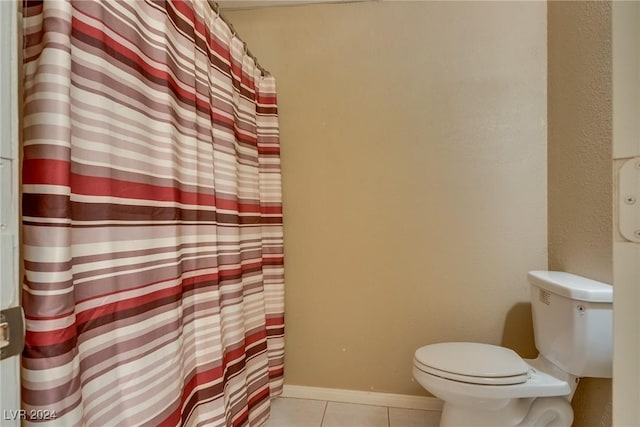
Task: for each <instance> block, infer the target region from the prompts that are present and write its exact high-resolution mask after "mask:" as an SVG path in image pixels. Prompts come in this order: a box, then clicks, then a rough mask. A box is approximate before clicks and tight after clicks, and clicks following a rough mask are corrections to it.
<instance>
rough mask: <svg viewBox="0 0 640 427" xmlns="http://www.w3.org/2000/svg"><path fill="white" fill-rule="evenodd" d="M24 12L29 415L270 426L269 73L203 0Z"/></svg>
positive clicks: (274, 137) (276, 196) (276, 340)
mask: <svg viewBox="0 0 640 427" xmlns="http://www.w3.org/2000/svg"><path fill="white" fill-rule="evenodd" d="M23 14H24V21H23V27H24V51H23V53H24V73H25V80H24V132H23V134H24V138H23V141H24V149H23V202H22V219H23V254H24V270H25V278H24V285H23V305H24V309H25V314H26V318H27V334H26V342H27V344H26V348H25V350H24V353H23V359H22V382H23V384H22V399H23V409H24V410H25V412H24V416H25V418H26V424H27V425H32V424H33V425H41V424H45V425H47V424H49V425H56V426H65V427H67V426H101V427H102V426H127V427H130V426H141V425H147V426H176V425H184V426H196V425H202V426H240V425H260V424H262V423H263V422H264V421H265V420H266V418H267V416H268V413H269V400H270V398H271V397H273V396H275V395H278V394H279V393H280V391H281V388H282V377H283V357H284V344H283V337H284V335H283V334H284V314H283V313H284V282H283V240H282V238H283V237H282V209H281V192H280V188H281V187H280V181H281V178H280V157H279V137H278V135H279V132H278V115H277V107H276V95H275V82H274V79H273V78H272V77H271V76H268V75H266V76H263V75H262V73H261V71H260V68H259V66H258V64H257V63H256V62H255V61H254V60H253V59H252V58H251V57H250V55H248V54H247V50H246V47H245V45H244V44H243V42H242V41H241V40H239V39H238V38H237V37H236V36H234V34H233V31H232V30H231V29H230V28H229V26H228V25H227V24H226V23H225V22H224V21H223V20H222V19H221V18H220V17H219V16H218V15H217V14H216V12H215V11H214V10H213V8H212V6H211V5H210V4H209V3H208V2H207V1H204V0H193V1H158V0H146V1H86V0H85V1H60V0H48V1H31V0H28V1H25V3H24V8H23Z"/></svg>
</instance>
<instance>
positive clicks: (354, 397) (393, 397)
mask: <svg viewBox="0 0 640 427" xmlns="http://www.w3.org/2000/svg"><path fill="white" fill-rule="evenodd" d="M282 397H291V398H296V399H313V400H329V401H331V402H343V403H361V404H364V405H376V406H389V407H391V408H404V409H421V410H424V411H441V410H442V401H441V400H440V399H437V398H435V397H427V396H412V395H408V394H393V393H376V392H372V391H358V390H342V389H337V388H324V387H307V386H301V385H286V384H285V385H284V387H283V389H282Z"/></svg>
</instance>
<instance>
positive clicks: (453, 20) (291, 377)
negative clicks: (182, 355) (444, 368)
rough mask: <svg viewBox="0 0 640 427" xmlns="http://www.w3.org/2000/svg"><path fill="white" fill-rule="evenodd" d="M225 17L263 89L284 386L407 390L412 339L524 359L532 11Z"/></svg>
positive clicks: (534, 75) (540, 99)
mask: <svg viewBox="0 0 640 427" xmlns="http://www.w3.org/2000/svg"><path fill="white" fill-rule="evenodd" d="M225 15H226V16H227V18H229V20H230V21H231V22H232V23H233V24H234V26H235V28H236V29H237V30H238V32H239V33H240V34H241V35H242V37H243V39H244V40H246V41H247V42H248V45H249V46H250V47H251V50H252V52H253V53H255V54H256V55H257V56H258V57H259V58H261V63H262V64H263V65H264V66H266V67H267V68H268V69H270V70H271V71H272V73H273V74H274V75H275V76H276V77H277V80H278V94H279V108H280V114H281V115H280V125H281V140H282V165H283V186H284V209H285V241H286V243H285V250H286V286H287V291H286V303H287V306H286V315H287V335H286V339H287V341H286V345H287V354H286V368H285V369H286V378H285V381H286V383H287V384H295V385H306V386H317V387H333V388H344V389H354V390H375V391H384V392H395V393H407V394H423V393H425V392H424V391H423V390H422V388H421V387H419V386H417V385H416V384H413V383H412V380H411V366H412V356H413V352H414V351H415V349H416V348H418V347H420V346H422V345H426V344H429V343H433V342H437V341H444V340H477V341H484V342H489V343H497V344H500V343H501V342H503V341H507V344H509V345H512V346H515V347H516V348H518V349H519V350H520V351H521V353H524V354H525V355H526V356H531V355H532V354H531V353H532V352H533V350H532V345H531V334H530V328H531V326H530V319H529V314H528V306H527V305H526V304H519V303H521V302H526V301H528V300H529V295H528V287H527V280H526V272H527V271H528V270H530V269H544V268H546V266H547V248H546V226H547V224H546V133H547V128H546V89H547V82H546V71H547V70H546V26H545V22H546V5H545V4H544V3H540V2H536V3H506V2H502V3H457V2H451V3H433V2H381V3H359V4H343V5H318V6H299V7H283V8H273V9H271V8H270V9H259V10H252V11H236V12H228V13H226V14H225ZM507 317H509V318H510V319H512V320H514V321H515V322H520V323H521V326H520V327H518V326H516V327H513V325H512V326H511V327H510V328H507V329H506V330H505V328H504V327H505V319H506V318H507ZM522 330H524V333H523V332H522ZM503 335H504V337H505V339H504V340H503ZM533 353H534V352H533ZM534 354H535V353H534Z"/></svg>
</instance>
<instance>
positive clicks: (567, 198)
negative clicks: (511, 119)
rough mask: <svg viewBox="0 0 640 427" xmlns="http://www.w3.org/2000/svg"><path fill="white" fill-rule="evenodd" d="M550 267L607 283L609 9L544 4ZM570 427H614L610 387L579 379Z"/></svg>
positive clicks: (596, 5) (598, 4) (609, 220)
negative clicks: (545, 21) (546, 50)
mask: <svg viewBox="0 0 640 427" xmlns="http://www.w3.org/2000/svg"><path fill="white" fill-rule="evenodd" d="M548 52H549V60H548V61H549V65H548V66H549V101H548V113H549V139H548V144H549V148H548V151H549V153H548V155H549V157H548V161H549V163H548V168H549V267H550V268H551V269H556V270H564V271H569V272H572V273H576V274H580V275H583V276H587V277H590V278H593V279H596V280H601V281H604V282H608V283H612V268H613V261H612V249H613V242H612V236H613V230H612V227H613V226H612V224H613V219H612V199H613V196H612V165H611V158H612V131H611V129H612V122H611V119H612V112H611V105H612V104H611V94H612V85H611V4H610V3H609V2H550V3H548ZM573 406H574V409H575V414H576V419H575V422H574V426H575V427H578V426H581V427H582V426H607V425H611V381H610V380H594V379H590V380H583V382H582V383H581V384H580V386H579V387H578V391H577V392H576V395H575V397H574V400H573Z"/></svg>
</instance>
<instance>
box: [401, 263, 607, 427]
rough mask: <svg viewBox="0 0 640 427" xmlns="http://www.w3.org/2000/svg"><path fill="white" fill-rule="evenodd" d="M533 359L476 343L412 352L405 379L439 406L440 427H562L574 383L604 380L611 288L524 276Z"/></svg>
mask: <svg viewBox="0 0 640 427" xmlns="http://www.w3.org/2000/svg"><path fill="white" fill-rule="evenodd" d="M529 282H530V284H531V296H532V314H533V320H534V336H535V339H536V348H538V350H540V355H539V356H538V357H537V358H536V359H522V358H521V357H520V356H519V355H518V354H517V353H515V352H514V351H513V350H511V349H508V348H504V347H500V346H496V345H490V344H483V343H472V342H446V343H436V344H431V345H427V346H424V347H421V348H419V349H418V350H416V352H415V355H414V360H413V376H414V378H415V379H416V381H417V382H418V383H419V384H420V385H422V386H423V387H424V388H425V389H426V390H427V391H429V392H431V394H433V395H434V396H436V397H438V398H440V399H442V400H443V401H444V405H443V409H442V417H441V421H440V426H442V427H453V426H456V427H476V426H478V427H480V426H483V427H488V426H491V427H515V426H519V427H533V426H535V427H570V426H571V423H572V421H573V410H572V408H571V404H570V401H571V398H572V397H573V393H574V392H575V389H576V387H577V384H578V380H579V378H580V377H585V376H592V377H606V378H610V377H611V369H612V304H611V302H612V299H613V295H612V288H611V286H610V285H607V284H604V283H600V282H596V281H593V280H590V279H586V278H583V277H580V276H575V275H572V274H569V273H563V272H549V271H534V272H530V273H529Z"/></svg>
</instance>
